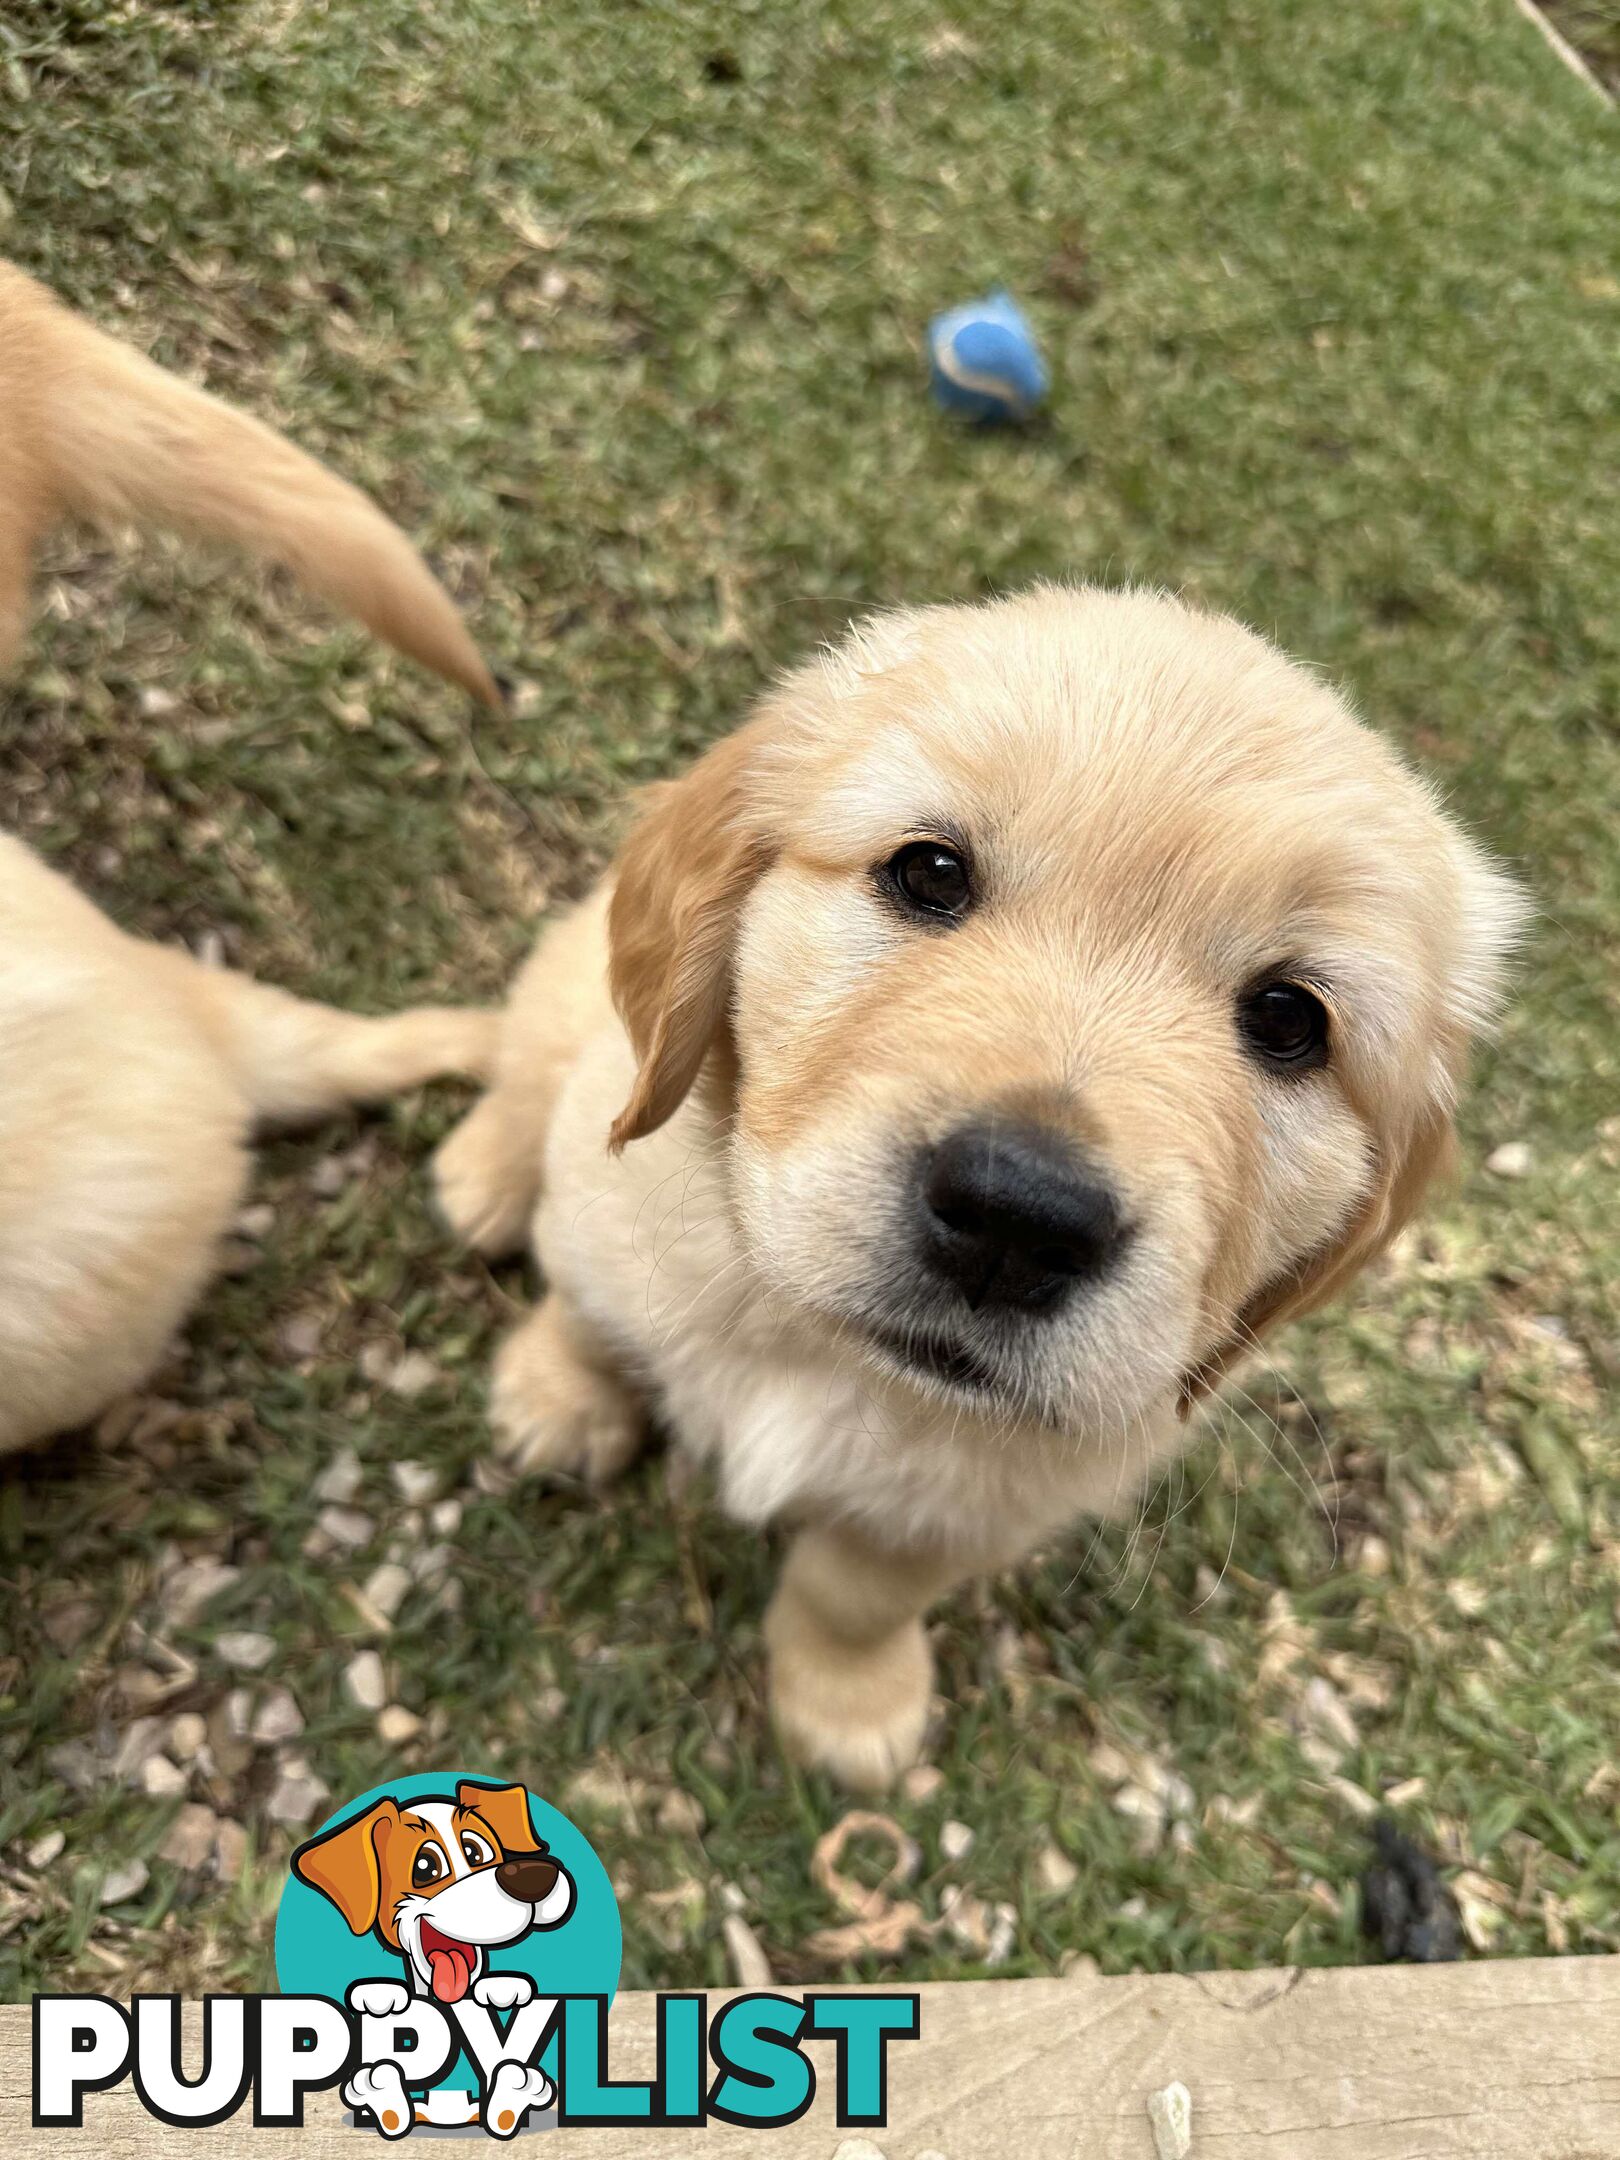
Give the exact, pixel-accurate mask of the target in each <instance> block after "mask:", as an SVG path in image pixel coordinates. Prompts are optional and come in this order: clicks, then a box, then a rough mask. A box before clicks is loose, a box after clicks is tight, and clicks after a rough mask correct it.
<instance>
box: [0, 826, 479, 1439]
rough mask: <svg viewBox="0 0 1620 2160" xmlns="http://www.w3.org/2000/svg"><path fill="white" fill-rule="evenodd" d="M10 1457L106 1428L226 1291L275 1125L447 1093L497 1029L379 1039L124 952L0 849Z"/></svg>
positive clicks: (272, 996) (1, 1411) (379, 1032)
mask: <svg viewBox="0 0 1620 2160" xmlns="http://www.w3.org/2000/svg"><path fill="white" fill-rule="evenodd" d="M0 1015H3V1020H0V1037H3V1049H0V1452H4V1451H6V1450H8V1449H11V1448H16V1447H21V1446H24V1445H25V1444H27V1443H29V1442H31V1441H35V1440H40V1439H44V1438H46V1437H47V1436H49V1435H50V1434H52V1433H56V1432H61V1431H64V1430H66V1429H67V1428H69V1427H71V1426H74V1425H77V1424H81V1423H83V1422H84V1421H85V1420H86V1419H88V1418H91V1417H93V1416H95V1414H96V1413H97V1412H98V1411H100V1410H101V1409H103V1408H104V1407H105V1406H106V1405H107V1404H108V1403H109V1402H111V1401H112V1400H113V1399H114V1398H115V1397H117V1396H118V1395H120V1394H122V1393H124V1392H125V1391H127V1390H128V1389H130V1388H133V1387H135V1386H136V1385H138V1383H139V1382H140V1381H141V1380H142V1379H144V1378H145V1376H146V1375H147V1374H148V1373H149V1372H150V1370H151V1369H152V1367H153V1365H155V1364H156V1363H157V1361H158V1359H159V1358H160V1357H161V1355H162V1353H163V1351H164V1349H165V1348H166V1346H167V1344H168V1341H169V1338H170V1337H171V1335H172V1334H173V1333H174V1330H175V1329H176V1328H177V1327H178V1326H179V1324H180V1322H181V1321H182V1320H183V1319H184V1317H185V1315H186V1313H187V1311H188V1310H189V1308H190V1306H191V1305H192V1303H193V1302H194V1301H195V1299H196V1297H197V1295H198V1293H199V1291H200V1290H201V1289H202V1287H203V1285H204V1283H205V1282H206V1281H207V1279H208V1277H209V1274H210V1273H211V1271H212V1267H213V1263H214V1258H215V1252H216V1248H217V1246H218V1242H219V1240H220V1238H221V1237H222V1236H223V1235H224V1233H225V1232H226V1231H227V1230H228V1229H229V1227H230V1224H231V1220H232V1218H233V1216H234V1214H235V1212H236V1209H237V1207H238V1206H239V1204H240V1202H241V1198H242V1193H243V1190H244V1187H245V1186H246V1183H247V1177H248V1167H249V1165H248V1153H247V1143H248V1137H249V1134H250V1133H251V1131H252V1129H253V1127H254V1126H255V1125H256V1124H258V1123H261V1122H274V1123H286V1122H299V1121H302V1120H304V1119H307V1118H313V1117H319V1116H321V1115H323V1114H325V1113H327V1112H329V1111H332V1110H335V1109H337V1108H339V1107H341V1106H342V1105H343V1104H346V1103H351V1102H369V1101H372V1100H374V1099H377V1098H380V1097H382V1096H384V1095H388V1094H392V1093H393V1092H394V1091H395V1090H396V1089H399V1088H405V1087H411V1086H414V1085H415V1084H416V1082H418V1081H420V1080H425V1079H429V1078H431V1077H433V1076H434V1075H435V1074H438V1073H443V1072H466V1073H473V1074H481V1073H482V1072H484V1071H485V1069H486V1068H487V1065H488V1063H489V1055H490V1051H491V1048H492V1036H493V1028H494V1021H493V1016H492V1015H489V1014H485V1013H480V1012H456V1011H442V1010H423V1011H418V1012H412V1013H402V1014H399V1015H397V1016H396V1017H394V1018H392V1019H382V1020H365V1019H356V1018H352V1017H351V1016H349V1015H348V1014H346V1013H338V1012H331V1011H328V1010H327V1009H326V1008H324V1007H322V1006H319V1005H309V1004H305V1003H303V1002H302V1001H301V1000H299V999H297V998H293V997H289V996H287V995H286V994H285V993H284V992H282V991H279V990H272V989H268V988H266V987H264V986H263V985H261V984H257V983H253V982H250V981H248V980H247V979H246V978H245V977H244V976H241V975H234V974H229V973H227V972H225V971H224V970H222V969H215V968H207V967H204V966H202V965H200V964H199V963H198V962H197V961H195V960H193V959H191V958H190V957H189V956H188V955H187V954H185V953H182V952H178V951H171V950H169V949H167V948H165V947H162V946H158V945H153V944H148V943H145V942H144V941H142V940H141V939H139V938H133V937H129V936H126V935H125V934H124V932H123V931H121V930H119V929H117V928H115V926H114V925H113V924H112V923H111V922H109V921H108V919H107V918H106V916H104V915H103V914H101V913H100V912H99V910H98V909H96V908H94V907H92V906H91V904H90V902H89V901H88V900H86V899H85V898H84V897H83V896H82V895H81V894H80V893H78V892H76V891H75V890H74V888H73V887H72V886H71V885H70V884H69V883H68V881H67V880H66V879H65V878H63V877H59V876H58V875H57V874H56V872H55V871H53V870H51V869H49V868H47V866H46V865H45V864H44V863H42V862H41V861H40V860H39V858H38V857H37V856H36V855H34V854H32V853H30V851H29V850H28V849H27V848H25V847H24V846H23V845H22V843H21V842H20V841H17V840H13V839H9V838H6V837H3V836H0Z"/></svg>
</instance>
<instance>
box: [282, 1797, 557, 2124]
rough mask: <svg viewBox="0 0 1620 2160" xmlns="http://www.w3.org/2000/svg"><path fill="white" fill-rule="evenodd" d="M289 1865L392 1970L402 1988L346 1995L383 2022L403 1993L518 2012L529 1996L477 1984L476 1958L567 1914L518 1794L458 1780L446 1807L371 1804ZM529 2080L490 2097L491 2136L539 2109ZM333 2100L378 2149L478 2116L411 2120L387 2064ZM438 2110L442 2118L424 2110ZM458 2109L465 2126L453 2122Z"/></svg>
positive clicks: (501, 1979) (516, 1983)
mask: <svg viewBox="0 0 1620 2160" xmlns="http://www.w3.org/2000/svg"><path fill="white" fill-rule="evenodd" d="M292 1866H293V1872H294V1874H295V1875H296V1876H297V1877H298V1879H299V1880H300V1881H301V1882H305V1883H308V1884H309V1886H310V1888H311V1889H313V1890H318V1891H320V1893H321V1895H322V1896H323V1897H326V1898H329V1899H330V1900H331V1902H332V1903H333V1904H334V1905H335V1906H336V1907H337V1909H338V1911H339V1912H340V1913H341V1914H342V1915H343V1917H344V1919H345V1920H346V1921H347V1922H348V1925H349V1928H350V1930H351V1932H352V1933H354V1934H356V1935H366V1934H371V1935H375V1936H376V1938H377V1940H378V1941H379V1942H380V1943H381V1944H382V1945H383V1947H384V1948H385V1949H387V1950H389V1951H391V1952H393V1953H394V1954H395V1955H396V1956H398V1957H399V1958H401V1959H403V1961H404V1965H405V1972H406V1978H407V1987H401V1986H400V1985H399V1983H398V1982H396V1981H386V1980H385V1981H376V1982H367V1983H364V1984H363V1985H362V1986H360V1987H356V1988H355V1989H351V1991H350V1997H351V2001H354V2002H355V2005H356V2007H358V2008H360V2009H364V2010H370V2011H373V2012H376V2013H378V2014H380V2015H385V2016H386V2015H388V2014H390V2013H392V2012H395V2011H398V2010H403V2009H404V2008H405V2005H406V2003H407V2001H408V1999H409V1995H410V1994H415V1995H427V1996H431V1997H432V1998H433V1999H434V2001H436V2002H438V2003H441V2004H444V2005H446V2006H449V2005H451V2004H453V2003H458V2002H460V2001H461V1999H462V1997H463V1996H464V1995H468V1994H470V1995H471V1997H472V1999H473V2001H474V2002H476V2003H479V2004H481V2005H482V2006H483V2007H485V2008H486V2009H491V2010H510V2009H513V2008H515V2007H516V2006H517V2005H519V2004H520V2003H522V2002H526V2001H528V2000H529V1999H531V1998H532V1996H533V1993H534V1989H533V1985H532V1983H531V1982H530V1981H529V1979H528V1977H527V1976H526V1975H525V1974H522V1973H492V1972H490V1971H489V1970H488V1952H489V1951H491V1950H493V1949H497V1948H500V1947H502V1946H504V1945H506V1944H509V1943H515V1942H520V1941H521V1940H522V1939H523V1937H524V1936H525V1935H528V1934H531V1933H532V1932H534V1931H535V1930H536V1929H538V1928H554V1927H560V1926H561V1925H562V1923H563V1922H564V1921H565V1920H566V1919H567V1918H568V1915H569V1914H570V1913H571V1912H572V1911H573V1908H574V1883H573V1878H572V1876H570V1875H569V1873H568V1871H567V1869H566V1868H565V1867H563V1865H562V1863H561V1862H560V1861H559V1860H557V1859H555V1858H554V1857H553V1855H552V1854H551V1853H550V1852H549V1851H548V1850H547V1849H546V1845H545V1841H544V1839H542V1838H539V1837H537V1836H536V1835H535V1831H534V1825H533V1822H532V1820H531V1819H530V1815H529V1797H528V1794H527V1793H526V1792H525V1791H524V1790H523V1788H522V1786H521V1785H477V1784H473V1783H471V1782H470V1781H468V1780H466V1779H463V1780H461V1782H459V1783H458V1784H457V1786H456V1789H455V1794H454V1797H453V1798H452V1797H450V1796H449V1795H444V1796H439V1795H434V1796H432V1797H428V1798H423V1799H419V1800H407V1801H406V1802H404V1804H403V1805H401V1803H400V1802H398V1801H396V1800H394V1799H391V1798H390V1799H384V1800H379V1801H377V1802H375V1803H374V1804H373V1805H372V1806H371V1807H369V1808H367V1809H366V1810H365V1812H364V1813H363V1814H361V1815H356V1816H353V1817H351V1819H350V1820H349V1821H348V1822H344V1823H339V1825H338V1826H337V1828H336V1829H335V1830H327V1831H323V1832H322V1833H321V1835H320V1836H319V1837H313V1838H310V1839H309V1840H308V1841H307V1842H306V1843H305V1844H303V1845H300V1846H299V1848H298V1850H297V1851H296V1852H295V1853H294V1854H293V1857H292ZM407 1989H408V1992H407ZM513 2068H515V2066H508V2070H509V2071H510V2070H511V2069H513ZM528 2080H529V2085H530V2087H531V2088H532V2089H526V2090H525V2091H524V2092H523V2093H521V2094H519V2093H516V2092H512V2093H503V2095H502V2107H501V2111H500V2114H501V2119H500V2120H499V2125H498V2134H509V2129H510V2128H516V2126H517V2122H518V2121H519V2120H520V2119H521V2115H522V2111H523V2108H524V2107H525V2106H530V2107H532V2106H535V2105H544V2104H545V2102H546V2101H548V2100H549V2099H550V2097H551V2091H550V2080H549V2079H547V2078H545V2076H544V2074H543V2073H542V2072H539V2071H533V2072H530V2073H528ZM542 2088H543V2090H542ZM344 2097H345V2099H347V2100H348V2101H349V2103H350V2105H351V2106H352V2107H356V2108H363V2109H365V2110H366V2111H367V2112H369V2113H371V2114H372V2115H373V2116H374V2118H375V2120H376V2122H377V2124H378V2127H379V2128H381V2129H382V2130H383V2131H384V2133H385V2134H386V2135H389V2136H397V2135H400V2134H402V2133H403V2132H404V2131H405V2130H407V2129H409V2128H410V2127H411V2123H412V2121H413V2119H414V2120H415V2121H418V2122H422V2121H429V2120H433V2121H439V2120H447V2119H454V2120H457V2121H461V2122H466V2121H468V2120H469V2119H471V2120H476V2119H477V2112H478V2111H477V2108H476V2105H475V2104H474V2103H472V2102H471V2100H470V2096H467V2095H450V2094H445V2095H442V2096H441V2095H439V2094H437V2093H435V2094H431V2095H429V2106H428V2108H425V2109H424V2108H422V2107H415V2108H413V2107H412V2105H411V2103H410V2102H409V2100H408V2099H407V2097H406V2093H405V2088H404V2083H403V2080H402V2079H401V2078H400V2075H399V2072H398V2070H397V2068H395V2067H394V2066H393V2065H391V2064H389V2065H381V2066H379V2065H364V2064H363V2065H362V2066H361V2067H360V2069H359V2070H358V2071H357V2072H356V2074H355V2076H354V2077H353V2078H352V2079H350V2081H349V2082H348V2084H346V2085H345V2086H344ZM491 2097H492V2099H493V2097H494V2096H491ZM441 2098H442V2099H443V2100H444V2101H445V2102H446V2103H448V2107H449V2110H450V2113H449V2114H448V2115H446V2114H443V2113H441V2111H440V2110H439V2109H436V2108H433V2107H432V2105H431V2103H432V2102H433V2101H435V2100H439V2099H441ZM468 2107H470V2108H471V2115H470V2116H469V2114H468V2113H465V2112H459V2110H461V2109H465V2108H468ZM486 2127H490V2128H495V2127H496V2124H495V2123H494V2122H492V2123H490V2124H489V2125H487V2126H486Z"/></svg>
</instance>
